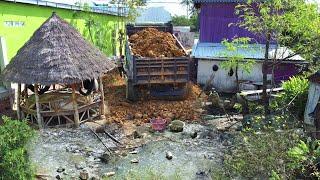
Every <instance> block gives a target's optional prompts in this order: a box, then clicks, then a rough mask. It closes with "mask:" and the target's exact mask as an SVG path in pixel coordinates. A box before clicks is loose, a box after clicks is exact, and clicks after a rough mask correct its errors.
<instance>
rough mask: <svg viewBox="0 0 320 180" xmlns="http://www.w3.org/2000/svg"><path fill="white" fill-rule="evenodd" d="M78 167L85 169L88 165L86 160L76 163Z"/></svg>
mask: <svg viewBox="0 0 320 180" xmlns="http://www.w3.org/2000/svg"><path fill="white" fill-rule="evenodd" d="M75 167H76V169H78V170H79V169H84V168H85V167H86V163H85V162H80V163H77V164H75Z"/></svg>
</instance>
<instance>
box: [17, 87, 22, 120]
mask: <svg viewBox="0 0 320 180" xmlns="http://www.w3.org/2000/svg"><path fill="white" fill-rule="evenodd" d="M20 98H21V84H20V83H19V84H18V93H17V117H18V119H19V120H20V119H21V110H20Z"/></svg>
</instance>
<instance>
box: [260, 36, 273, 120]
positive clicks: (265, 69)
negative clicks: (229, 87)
mask: <svg viewBox="0 0 320 180" xmlns="http://www.w3.org/2000/svg"><path fill="white" fill-rule="evenodd" d="M270 38H271V36H270V33H268V34H267V39H266V49H265V54H264V62H263V65H262V74H263V85H262V97H263V106H264V115H265V117H267V115H268V114H270V110H269V97H268V94H267V84H268V78H267V77H268V76H267V75H268V62H269V47H270Z"/></svg>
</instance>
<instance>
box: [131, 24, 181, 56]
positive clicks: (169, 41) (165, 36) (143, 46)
mask: <svg viewBox="0 0 320 180" xmlns="http://www.w3.org/2000/svg"><path fill="white" fill-rule="evenodd" d="M129 41H130V43H131V47H132V51H133V54H134V55H136V56H140V57H152V58H155V57H181V56H185V55H186V54H185V53H184V51H183V50H182V49H181V48H179V47H178V46H177V41H176V39H175V38H174V37H173V36H172V34H170V33H168V32H162V31H158V30H157V29H155V28H146V29H144V30H142V31H139V32H137V33H136V34H133V35H131V36H130V38H129Z"/></svg>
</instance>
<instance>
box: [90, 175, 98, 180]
mask: <svg viewBox="0 0 320 180" xmlns="http://www.w3.org/2000/svg"><path fill="white" fill-rule="evenodd" d="M90 180H100V178H99V176H98V175H95V174H94V175H91V177H90Z"/></svg>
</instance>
